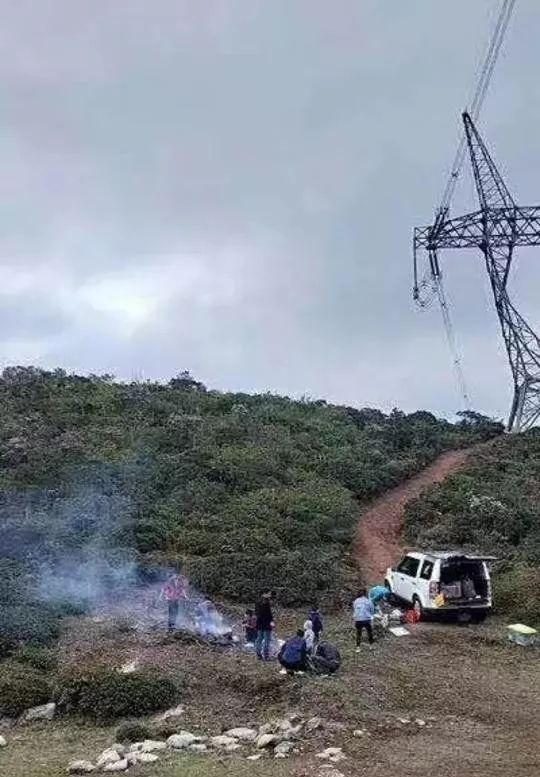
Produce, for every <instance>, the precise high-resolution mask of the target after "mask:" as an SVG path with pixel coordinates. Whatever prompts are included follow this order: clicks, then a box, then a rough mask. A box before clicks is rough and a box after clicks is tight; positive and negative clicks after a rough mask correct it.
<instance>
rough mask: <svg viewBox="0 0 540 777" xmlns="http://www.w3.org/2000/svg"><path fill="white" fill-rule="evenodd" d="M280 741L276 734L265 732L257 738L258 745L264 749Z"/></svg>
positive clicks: (260, 748)
mask: <svg viewBox="0 0 540 777" xmlns="http://www.w3.org/2000/svg"><path fill="white" fill-rule="evenodd" d="M278 742H279V737H278V736H276V734H263V735H262V736H260V737H259V738H258V739H257V747H258V748H259V750H262V749H263V748H264V747H270V746H271V745H275V744H277V743H278Z"/></svg>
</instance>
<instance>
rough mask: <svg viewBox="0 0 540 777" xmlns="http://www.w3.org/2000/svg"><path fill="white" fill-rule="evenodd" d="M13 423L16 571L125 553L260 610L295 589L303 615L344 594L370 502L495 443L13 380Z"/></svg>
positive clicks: (323, 416) (446, 431)
mask: <svg viewBox="0 0 540 777" xmlns="http://www.w3.org/2000/svg"><path fill="white" fill-rule="evenodd" d="M0 408H1V411H2V412H1V414H0V419H1V420H0V485H1V486H3V488H1V489H0V547H2V549H3V553H4V554H5V555H6V556H8V557H15V558H17V557H24V558H25V559H26V558H28V557H29V556H31V555H32V553H35V555H36V556H38V557H39V559H40V560H43V559H47V558H49V559H51V560H54V559H55V558H57V557H58V555H61V554H62V553H63V552H65V553H67V554H68V555H69V557H70V558H71V559H73V558H75V559H76V558H77V557H78V554H80V551H81V548H86V547H87V546H88V544H89V543H95V542H96V540H97V541H99V543H100V546H101V547H105V548H111V547H114V546H118V545H127V546H129V547H131V548H133V547H134V548H135V549H136V551H137V552H138V553H139V554H140V556H139V558H140V559H142V560H143V561H144V562H145V563H147V564H150V565H151V564H159V563H175V564H177V563H179V562H180V563H182V562H184V563H185V564H186V565H187V567H188V570H189V573H190V576H191V578H192V579H193V580H194V582H196V583H198V584H199V586H200V587H201V588H203V589H204V590H205V591H206V592H207V593H209V594H211V595H214V594H217V593H219V594H221V595H222V596H225V597H229V598H239V599H241V600H244V601H247V600H250V599H252V598H253V596H254V594H255V593H256V592H257V590H258V589H259V588H260V587H262V586H266V585H269V586H271V587H276V586H277V584H278V581H279V580H283V579H285V580H286V585H285V586H283V588H282V590H281V592H280V593H281V598H282V600H284V601H287V602H288V603H290V604H293V603H294V602H297V601H299V600H308V599H310V598H312V597H315V596H318V595H319V594H320V593H321V592H327V593H328V592H329V593H331V594H332V595H337V594H338V593H339V590H340V587H341V585H342V583H343V580H342V577H341V571H340V568H341V563H340V561H341V556H342V553H343V549H344V548H345V547H346V546H347V545H348V543H349V541H350V536H351V532H352V529H353V527H354V524H355V522H356V511H357V508H356V506H357V503H358V501H366V500H369V499H370V498H372V497H373V496H374V495H376V494H378V493H380V492H382V491H384V490H385V489H387V488H389V487H391V486H393V485H395V484H397V483H399V482H400V481H401V480H403V479H404V478H406V477H408V476H409V475H411V474H412V473H414V472H416V471H418V470H419V469H421V468H422V467H423V466H425V465H426V464H427V463H428V462H429V461H431V460H432V459H433V458H434V457H435V456H437V455H438V454H439V453H440V452H441V451H443V450H447V449H449V448H459V447H462V446H466V445H470V444H471V443H472V442H475V441H477V440H478V439H481V438H482V437H483V436H484V434H485V430H482V429H480V430H479V429H477V428H474V429H472V428H467V427H460V426H454V425H451V424H449V423H447V422H444V421H438V420H437V419H435V418H434V417H433V416H432V415H430V414H429V413H413V414H411V415H408V416H406V415H404V414H403V413H399V412H398V411H395V412H393V413H392V414H391V415H390V416H385V415H383V414H382V413H380V412H379V411H376V410H362V411H359V410H355V409H353V408H345V407H335V406H331V405H327V404H326V403H325V402H322V401H317V402H314V401H292V400H290V399H288V398H286V397H276V396H271V395H260V396H250V395H246V394H221V393H218V392H208V391H206V389H204V387H202V386H201V385H200V384H198V383H196V382H195V381H193V380H192V379H191V378H189V377H187V376H184V377H182V378H180V379H175V380H173V381H171V383H170V384H169V385H167V386H164V385H158V384H150V383H144V384H120V383H115V382H113V381H111V380H110V379H108V378H97V377H92V378H82V377H77V376H67V375H65V374H64V373H63V372H61V371H57V372H54V373H45V372H43V371H40V370H36V369H32V368H12V369H10V370H6V371H5V372H4V374H3V377H2V379H0ZM490 431H492V430H488V432H487V434H488V435H489V433H490ZM0 560H1V559H0Z"/></svg>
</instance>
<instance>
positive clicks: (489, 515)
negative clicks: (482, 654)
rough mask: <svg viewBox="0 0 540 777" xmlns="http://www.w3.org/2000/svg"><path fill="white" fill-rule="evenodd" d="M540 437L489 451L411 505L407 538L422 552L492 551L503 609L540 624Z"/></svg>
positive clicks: (506, 441) (518, 438) (501, 443)
mask: <svg viewBox="0 0 540 777" xmlns="http://www.w3.org/2000/svg"><path fill="white" fill-rule="evenodd" d="M539 505H540V434H539V433H538V430H532V431H530V432H528V433H525V434H521V435H514V436H511V437H504V438H501V439H499V440H497V441H496V442H495V443H493V444H491V445H489V446H487V447H486V448H484V449H483V450H482V451H481V452H479V453H478V454H477V456H476V457H475V459H472V460H471V461H470V462H469V464H468V466H467V467H466V468H465V469H464V470H463V471H462V472H460V473H459V474H458V475H455V476H454V477H452V478H449V479H448V480H446V481H445V482H444V483H443V484H441V485H439V486H435V487H434V488H432V489H430V490H429V491H428V492H426V493H425V494H424V495H423V496H422V497H421V498H420V499H419V500H417V501H416V502H414V503H411V504H410V505H409V506H408V508H407V514H406V534H407V538H408V540H409V541H410V542H411V543H414V544H415V545H419V546H431V547H433V546H460V547H465V548H469V549H471V550H476V551H481V552H484V553H491V554H493V555H495V556H497V557H498V558H499V559H500V561H499V562H498V563H495V564H494V565H493V578H494V591H495V606H496V607H497V609H498V610H499V611H501V612H504V613H507V614H509V615H511V616H512V617H516V618H521V619H524V620H528V621H529V622H531V621H533V622H534V623H540V585H539V582H540V577H539V575H540V573H539V571H538V568H539V565H540V508H539Z"/></svg>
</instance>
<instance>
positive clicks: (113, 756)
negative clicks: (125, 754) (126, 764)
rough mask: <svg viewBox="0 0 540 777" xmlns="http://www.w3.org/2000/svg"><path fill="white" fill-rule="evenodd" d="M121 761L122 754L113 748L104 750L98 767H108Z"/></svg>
mask: <svg viewBox="0 0 540 777" xmlns="http://www.w3.org/2000/svg"><path fill="white" fill-rule="evenodd" d="M120 760H121V756H120V753H119V752H118V750H116V749H115V748H113V747H108V748H107V749H106V750H104V751H103V752H102V753H101V755H100V756H99V758H98V759H97V763H96V766H98V767H99V766H108V765H109V764H114V763H116V762H117V761H120Z"/></svg>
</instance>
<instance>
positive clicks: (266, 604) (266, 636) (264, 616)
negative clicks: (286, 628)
mask: <svg viewBox="0 0 540 777" xmlns="http://www.w3.org/2000/svg"><path fill="white" fill-rule="evenodd" d="M271 599H272V594H271V592H270V591H265V593H263V595H262V597H261V599H260V601H259V602H257V604H256V605H255V615H256V618H257V641H256V643H255V650H256V651H257V658H259V660H260V661H268V660H269V658H270V641H271V639H272V629H273V628H274V615H273V613H272V605H271Z"/></svg>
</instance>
